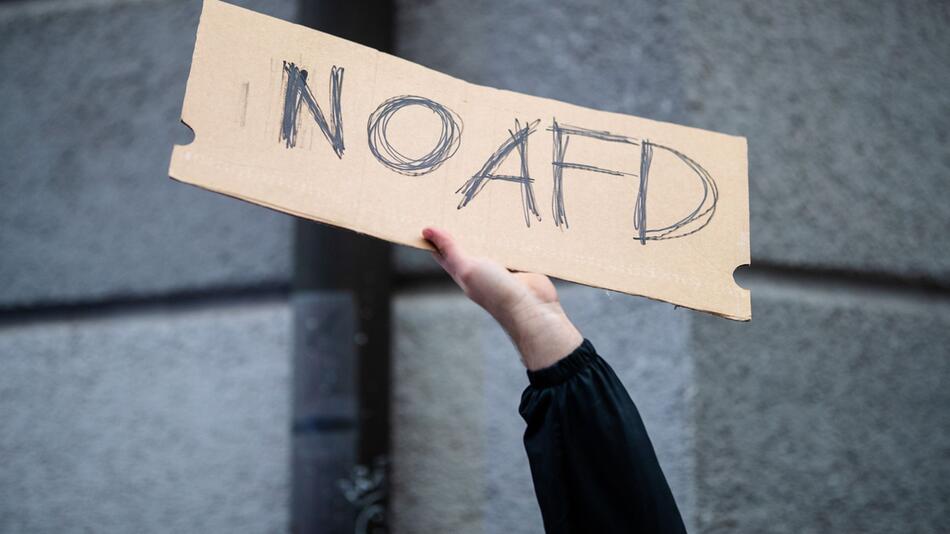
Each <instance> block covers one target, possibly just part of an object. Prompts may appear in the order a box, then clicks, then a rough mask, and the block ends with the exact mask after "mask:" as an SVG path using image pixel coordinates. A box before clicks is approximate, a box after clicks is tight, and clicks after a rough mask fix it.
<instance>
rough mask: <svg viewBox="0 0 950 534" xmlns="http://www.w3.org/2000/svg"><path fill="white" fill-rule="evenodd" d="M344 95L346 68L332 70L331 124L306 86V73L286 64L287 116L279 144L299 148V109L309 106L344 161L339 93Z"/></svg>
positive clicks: (282, 126)
mask: <svg viewBox="0 0 950 534" xmlns="http://www.w3.org/2000/svg"><path fill="white" fill-rule="evenodd" d="M342 92H343V68H342V67H336V66H334V67H333V68H332V69H330V121H329V123H328V122H327V118H326V116H325V115H324V114H323V110H322V109H321V108H320V106H319V105H318V104H317V101H316V99H315V98H314V97H313V92H312V91H311V90H310V85H309V84H307V71H306V70H302V69H300V68H299V67H297V65H295V64H293V63H288V62H286V61H285V62H284V114H283V119H282V120H281V125H280V141H281V142H283V143H284V146H286V147H287V148H293V147H294V146H296V145H297V128H299V126H300V108H301V106H302V105H303V104H306V105H307V109H309V110H310V114H311V115H313V120H314V121H316V123H317V126H319V127H320V131H322V132H323V135H324V136H325V137H326V138H327V141H329V142H330V146H331V147H333V152H334V153H335V154H336V156H337V157H338V158H340V159H342V158H343V150H344V145H343V117H342V112H341V109H340V94H341V93H342Z"/></svg>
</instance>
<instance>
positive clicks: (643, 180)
mask: <svg viewBox="0 0 950 534" xmlns="http://www.w3.org/2000/svg"><path fill="white" fill-rule="evenodd" d="M654 148H657V149H660V150H666V151H668V152H670V153H671V154H673V155H674V156H676V157H677V158H679V159H680V161H682V162H683V163H685V164H686V166H687V167H689V168H690V170H692V171H693V172H694V173H696V176H697V177H698V178H699V181H700V182H701V183H702V185H703V198H702V199H701V200H700V201H699V204H697V205H696V207H695V208H694V209H693V211H691V212H689V213H688V214H687V215H686V216H685V217H683V218H682V219H680V220H678V221H676V222H675V223H673V224H671V225H669V226H664V227H663V228H654V229H648V228H647V185H648V181H649V178H650V164H651V163H652V162H653V149H654ZM718 202H719V188H718V187H717V186H716V181H715V180H713V178H712V176H710V174H709V172H708V171H706V169H704V168H703V166H702V165H700V164H699V163H696V162H695V161H693V159H692V158H690V157H689V156H687V155H686V154H683V153H681V152H679V151H678V150H676V149H673V148H670V147H667V146H663V145H658V144H656V143H653V142H650V141H647V140H644V141H643V143H642V148H641V154H640V189H639V191H638V192H637V203H636V205H635V206H634V218H633V227H634V229H636V230H637V231H638V235H637V239H639V240H640V244H642V245H645V244H646V242H647V241H660V240H663V239H676V238H678V237H684V236H688V235H691V234H695V233H696V232H698V231H700V230H702V229H703V228H705V227H706V225H707V224H709V221H711V220H712V218H713V215H715V214H716V204H717V203H718ZM704 208H705V209H704ZM693 223H696V224H693ZM690 225H692V226H693V227H692V228H687V226H690Z"/></svg>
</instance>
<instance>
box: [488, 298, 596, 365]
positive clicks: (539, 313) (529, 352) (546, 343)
mask: <svg viewBox="0 0 950 534" xmlns="http://www.w3.org/2000/svg"><path fill="white" fill-rule="evenodd" d="M502 326H504V328H505V331H506V332H507V333H508V335H509V336H510V337H511V339H512V341H513V342H514V344H515V347H516V348H517V349H518V352H520V353H521V359H522V362H523V363H524V365H525V367H527V368H528V369H529V370H531V371H535V370H538V369H543V368H545V367H550V366H551V365H554V364H555V363H557V362H558V361H560V360H561V359H562V358H564V357H566V356H568V355H569V354H571V352H573V351H574V349H576V348H577V347H578V346H580V344H581V343H582V342H583V341H584V337H583V336H582V335H581V333H580V331H578V330H577V327H575V326H574V323H572V322H571V320H570V319H568V317H567V314H565V313H564V310H563V309H562V308H561V305H560V304H559V303H558V302H550V303H543V304H537V305H534V306H531V307H530V308H529V309H525V310H521V311H520V312H519V313H515V314H512V316H511V317H510V318H508V319H507V320H505V321H502Z"/></svg>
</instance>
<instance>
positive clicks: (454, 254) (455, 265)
mask: <svg viewBox="0 0 950 534" xmlns="http://www.w3.org/2000/svg"><path fill="white" fill-rule="evenodd" d="M422 237H423V238H425V239H426V240H427V241H429V242H430V243H432V246H434V247H435V249H436V252H434V253H433V254H432V255H433V257H434V258H435V260H436V261H437V262H439V265H441V266H442V268H443V269H445V270H446V271H447V272H448V273H449V274H450V275H452V276H453V277H454V275H455V274H457V273H458V272H459V271H460V269H461V267H462V265H463V264H464V263H465V254H464V253H463V252H462V249H461V248H460V247H459V246H458V244H457V243H456V242H455V240H454V239H452V236H451V235H449V233H448V232H446V231H445V230H441V229H439V228H433V227H431V226H430V227H427V228H425V229H424V230H422Z"/></svg>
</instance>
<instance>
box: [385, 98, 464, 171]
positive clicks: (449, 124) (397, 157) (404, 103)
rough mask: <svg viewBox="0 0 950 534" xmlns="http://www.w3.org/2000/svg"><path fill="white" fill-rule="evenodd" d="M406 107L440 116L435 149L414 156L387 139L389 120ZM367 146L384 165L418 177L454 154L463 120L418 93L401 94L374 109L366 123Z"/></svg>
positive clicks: (437, 166) (432, 169)
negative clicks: (421, 107)
mask: <svg viewBox="0 0 950 534" xmlns="http://www.w3.org/2000/svg"><path fill="white" fill-rule="evenodd" d="M408 106H423V107H425V108H428V109H429V110H430V111H432V112H433V113H435V114H436V115H438V116H439V119H440V120H441V121H442V134H441V135H440V136H439V142H438V143H436V146H435V148H433V149H432V150H431V151H429V153H428V154H426V155H425V156H422V157H421V158H418V159H413V158H410V157H408V156H406V155H405V154H403V153H401V152H399V150H397V149H396V148H395V147H393V146H392V145H391V144H390V143H389V140H388V139H387V138H386V129H387V128H388V126H389V120H390V119H392V117H393V115H395V114H396V112H398V111H399V110H401V109H402V108H405V107H408ZM366 130H367V137H368V142H369V149H370V151H371V152H372V153H373V155H374V156H376V159H377V160H379V162H380V163H382V164H383V165H385V166H386V167H388V168H390V169H392V170H394V171H396V172H398V173H399V174H405V175H406V176H420V175H422V174H427V173H430V172H432V171H434V170H436V169H438V168H439V166H440V165H442V164H443V163H445V162H446V161H447V160H448V159H449V158H451V157H452V156H454V155H455V152H456V151H457V150H458V148H459V142H460V141H461V137H462V119H461V118H459V116H458V115H456V114H455V113H454V112H452V110H450V109H449V108H447V107H445V106H443V105H442V104H439V103H438V102H435V101H433V100H429V99H428V98H425V97H421V96H411V95H403V96H396V97H393V98H390V99H389V100H387V101H385V102H383V103H382V104H380V105H379V107H378V108H376V111H374V112H373V113H372V114H371V115H370V116H369V120H368V121H367V122H366Z"/></svg>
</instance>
